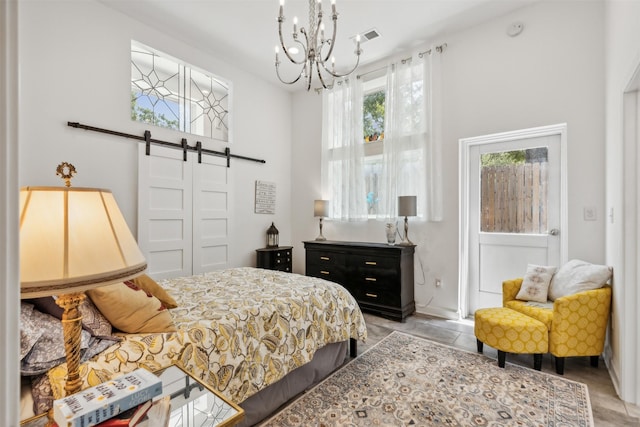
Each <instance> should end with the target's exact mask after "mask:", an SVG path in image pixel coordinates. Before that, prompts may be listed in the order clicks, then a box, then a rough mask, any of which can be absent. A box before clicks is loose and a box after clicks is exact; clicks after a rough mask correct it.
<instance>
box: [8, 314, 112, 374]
mask: <svg viewBox="0 0 640 427" xmlns="http://www.w3.org/2000/svg"><path fill="white" fill-rule="evenodd" d="M113 343H114V340H113V339H100V338H97V337H92V336H91V334H90V333H89V332H88V331H86V330H83V331H82V335H81V344H80V346H81V348H82V350H81V353H80V360H81V361H84V360H87V359H88V358H91V357H93V356H94V355H96V354H97V353H99V352H101V351H103V350H105V349H106V348H108V347H109V346H111V345H113ZM65 357H66V356H65V350H64V337H63V331H62V323H61V322H60V320H59V319H56V318H55V317H53V316H50V315H48V314H44V313H41V312H40V311H38V310H35V309H34V308H33V305H32V304H28V303H25V302H22V303H21V306H20V373H21V374H22V375H38V374H42V373H44V372H47V371H48V370H49V369H51V368H53V367H54V366H57V365H59V364H61V363H64V362H65V360H66V358H65Z"/></svg>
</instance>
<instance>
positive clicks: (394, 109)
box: [322, 57, 442, 221]
mask: <svg viewBox="0 0 640 427" xmlns="http://www.w3.org/2000/svg"><path fill="white" fill-rule="evenodd" d="M431 65H432V64H431V61H430V57H425V59H424V60H423V59H422V57H416V58H413V59H411V60H410V59H405V60H403V61H401V62H398V63H395V64H390V65H389V66H388V67H386V68H384V69H382V70H379V71H376V72H371V73H367V74H365V75H362V76H360V77H359V78H358V79H349V80H347V81H345V82H344V83H343V84H337V85H335V86H334V88H333V89H332V90H330V91H325V92H324V94H323V126H322V129H323V137H322V141H323V150H322V155H323V158H322V186H323V198H326V199H329V200H331V201H332V202H331V208H330V209H331V212H330V218H333V219H338V220H342V221H354V220H364V219H367V218H376V219H381V220H387V221H390V220H393V218H395V217H396V215H397V214H396V213H397V203H398V202H397V200H398V196H403V195H416V196H418V200H419V201H418V215H417V216H418V217H420V218H423V219H428V220H434V221H437V220H440V219H441V211H442V203H441V173H440V151H441V148H440V138H439V135H440V132H439V125H438V124H437V123H436V124H435V126H436V129H437V132H434V131H433V129H431V128H430V126H433V124H432V118H431V114H432V110H431V105H432V104H431V99H432V98H431V97H432V92H431V90H432V89H431V86H430V85H431V84H433V80H437V76H435V77H434V78H432V75H431ZM424 82H428V84H429V86H427V85H426V84H425V83H424ZM434 96H435V95H434ZM436 105H438V104H436ZM434 135H435V136H434Z"/></svg>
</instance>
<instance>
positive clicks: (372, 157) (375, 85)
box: [362, 70, 386, 217]
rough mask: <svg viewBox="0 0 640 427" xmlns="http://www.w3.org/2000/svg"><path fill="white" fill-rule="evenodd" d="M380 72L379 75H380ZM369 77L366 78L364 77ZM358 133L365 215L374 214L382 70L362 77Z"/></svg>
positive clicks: (381, 123)
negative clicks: (360, 146)
mask: <svg viewBox="0 0 640 427" xmlns="http://www.w3.org/2000/svg"><path fill="white" fill-rule="evenodd" d="M381 73H382V75H381ZM367 77H369V78H367ZM363 79H364V82H363V85H362V87H363V96H362V134H363V135H364V159H363V173H364V181H365V185H364V186H365V193H366V200H367V215H368V216H370V217H376V216H377V215H378V211H379V201H380V186H381V184H382V183H381V182H380V179H381V176H382V151H383V146H382V145H383V142H384V109H385V100H386V88H385V85H386V73H385V72H384V70H383V71H382V72H378V73H372V75H371V77H370V76H368V75H367V76H364V77H363Z"/></svg>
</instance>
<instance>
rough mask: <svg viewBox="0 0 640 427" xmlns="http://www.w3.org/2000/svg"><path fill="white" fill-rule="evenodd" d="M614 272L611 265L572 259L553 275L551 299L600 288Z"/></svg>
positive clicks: (550, 290) (550, 288)
mask: <svg viewBox="0 0 640 427" xmlns="http://www.w3.org/2000/svg"><path fill="white" fill-rule="evenodd" d="M612 274H613V269H612V268H611V267H609V266H606V265H597V264H591V263H588V262H586V261H581V260H579V259H572V260H571V261H569V262H568V263H566V264H565V265H563V266H562V267H560V269H559V270H558V272H557V273H556V275H555V276H553V280H552V281H551V286H549V299H550V300H551V301H555V300H556V299H558V298H561V297H564V296H567V295H573V294H576V293H578V292H584V291H589V290H592V289H599V288H601V287H603V286H604V285H605V283H607V282H608V281H609V279H610V278H611V275H612Z"/></svg>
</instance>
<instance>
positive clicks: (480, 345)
mask: <svg viewBox="0 0 640 427" xmlns="http://www.w3.org/2000/svg"><path fill="white" fill-rule="evenodd" d="M476 345H477V346H478V353H482V348H483V346H484V343H483V342H482V341H480V340H479V339H477V338H476Z"/></svg>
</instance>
